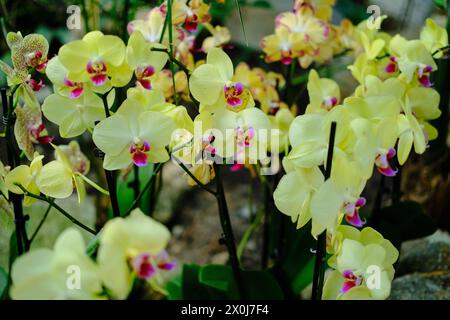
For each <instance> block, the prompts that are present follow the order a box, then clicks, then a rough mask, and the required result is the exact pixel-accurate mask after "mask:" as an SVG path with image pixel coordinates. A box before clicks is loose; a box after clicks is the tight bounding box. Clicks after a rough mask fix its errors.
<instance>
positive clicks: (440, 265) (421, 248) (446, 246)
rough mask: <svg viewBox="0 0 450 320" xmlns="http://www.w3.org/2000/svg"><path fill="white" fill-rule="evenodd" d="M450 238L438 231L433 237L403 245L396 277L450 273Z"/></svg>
mask: <svg viewBox="0 0 450 320" xmlns="http://www.w3.org/2000/svg"><path fill="white" fill-rule="evenodd" d="M449 268H450V236H449V234H448V233H446V232H442V231H437V232H436V233H434V234H433V235H431V236H429V237H426V238H423V239H419V240H413V241H408V242H405V243H404V244H403V245H402V250H401V254H400V261H399V264H398V268H397V270H396V276H402V275H405V274H410V273H415V272H419V273H424V272H433V271H449Z"/></svg>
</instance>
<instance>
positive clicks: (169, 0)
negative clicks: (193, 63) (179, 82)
mask: <svg viewBox="0 0 450 320" xmlns="http://www.w3.org/2000/svg"><path fill="white" fill-rule="evenodd" d="M167 19H168V22H167V24H168V27H169V53H170V56H171V57H174V54H173V34H172V33H173V30H172V0H167ZM170 71H171V72H172V85H173V99H174V101H175V104H176V105H178V94H177V88H176V83H175V68H174V62H173V59H170Z"/></svg>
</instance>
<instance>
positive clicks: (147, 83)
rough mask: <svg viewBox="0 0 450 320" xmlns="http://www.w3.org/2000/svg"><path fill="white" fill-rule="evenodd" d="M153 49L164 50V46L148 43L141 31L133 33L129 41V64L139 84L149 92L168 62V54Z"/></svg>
mask: <svg viewBox="0 0 450 320" xmlns="http://www.w3.org/2000/svg"><path fill="white" fill-rule="evenodd" d="M152 48H159V49H163V48H164V46H163V45H160V44H158V43H149V42H146V41H145V38H144V36H143V35H142V33H141V32H140V31H135V32H133V33H132V34H131V36H130V39H129V40H128V45H127V58H126V59H127V63H128V64H129V65H130V67H131V68H133V70H134V74H135V76H136V79H137V83H138V84H139V85H141V86H142V87H143V88H145V89H147V90H150V89H152V79H153V78H154V76H155V75H156V73H158V72H159V71H161V69H162V68H163V67H164V65H165V64H166V62H167V54H166V53H164V52H157V51H152Z"/></svg>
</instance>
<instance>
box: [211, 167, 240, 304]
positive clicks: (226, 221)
mask: <svg viewBox="0 0 450 320" xmlns="http://www.w3.org/2000/svg"><path fill="white" fill-rule="evenodd" d="M214 171H215V174H216V184H217V192H216V198H217V204H218V206H219V217H220V224H221V226H222V231H223V238H222V240H223V242H224V244H225V245H226V246H227V249H228V254H229V256H230V263H231V268H232V269H233V273H234V278H235V281H236V285H237V287H238V290H239V294H240V297H241V299H244V298H245V292H244V287H243V282H242V274H241V269H240V265H239V259H238V256H237V251H236V244H235V240H234V234H233V228H232V226H231V219H230V214H229V212H228V206H227V201H226V198H225V192H224V188H223V182H222V176H221V172H220V164H217V163H214Z"/></svg>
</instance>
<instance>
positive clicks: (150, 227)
mask: <svg viewBox="0 0 450 320" xmlns="http://www.w3.org/2000/svg"><path fill="white" fill-rule="evenodd" d="M169 239H170V232H169V230H168V229H167V228H166V227H165V226H164V225H163V224H161V223H159V222H158V221H156V220H154V219H152V218H150V217H148V216H146V215H144V213H143V212H142V211H141V210H140V209H135V210H133V211H132V212H131V213H130V215H129V216H128V217H126V218H116V219H113V220H111V221H108V222H107V223H106V225H105V226H104V228H103V231H102V235H101V238H100V246H99V251H98V256H97V262H98V265H99V268H100V272H101V277H102V280H103V283H104V284H105V286H106V287H107V288H108V289H109V290H110V291H111V293H112V295H113V296H114V298H116V299H125V298H126V297H127V295H128V293H129V292H130V291H131V288H132V283H133V278H134V277H138V278H140V279H143V280H147V281H149V282H150V284H151V285H155V286H158V287H159V286H160V283H161V282H162V275H161V273H163V272H166V271H170V270H172V269H173V268H174V267H175V264H174V263H173V262H172V261H170V259H169V258H168V256H167V254H166V252H165V251H164V249H165V247H166V246H167V243H168V241H169Z"/></svg>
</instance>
